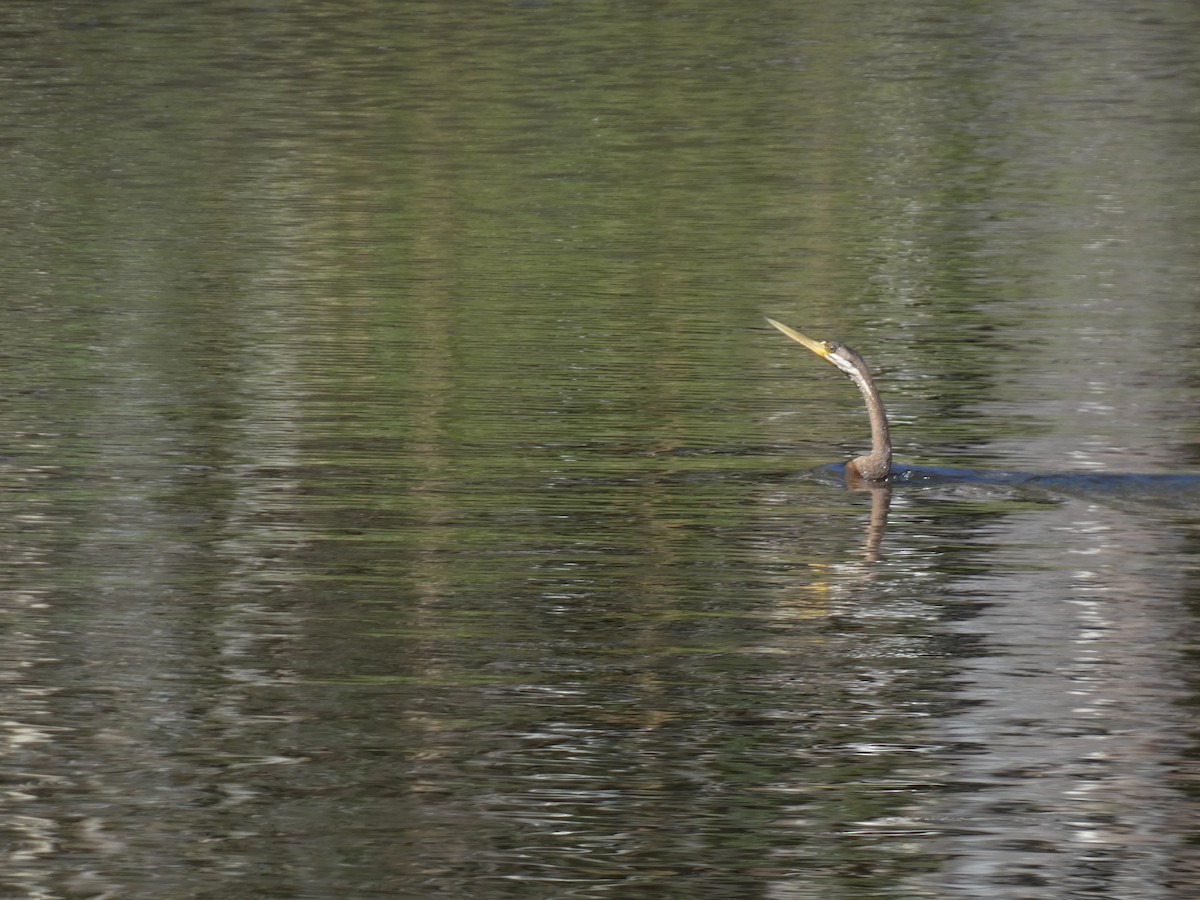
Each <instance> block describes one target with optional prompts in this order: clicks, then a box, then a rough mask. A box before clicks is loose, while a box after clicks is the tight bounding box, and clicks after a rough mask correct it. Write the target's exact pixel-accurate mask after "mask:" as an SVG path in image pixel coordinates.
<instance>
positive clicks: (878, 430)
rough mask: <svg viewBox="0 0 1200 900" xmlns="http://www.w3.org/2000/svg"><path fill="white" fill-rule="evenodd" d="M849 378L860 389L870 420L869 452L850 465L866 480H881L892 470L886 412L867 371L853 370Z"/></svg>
mask: <svg viewBox="0 0 1200 900" xmlns="http://www.w3.org/2000/svg"><path fill="white" fill-rule="evenodd" d="M850 378H851V380H853V382H854V383H855V384H856V385H858V389H859V390H860V391H862V395H863V399H864V400H866V401H867V416H868V417H870V420H871V452H870V453H868V454H867V455H865V456H860V457H858V459H855V460H853V461H852V462H851V466H852V467H853V468H854V469H855V471H856V472H857V473H858V475H859V476H861V477H862V478H865V479H867V480H868V481H883V480H884V479H885V478H887V477H888V475H889V474H890V473H891V471H892V437H891V435H890V434H889V433H888V420H887V413H886V412H884V409H883V401H882V400H880V399H879V391H877V390H876V389H875V385H874V383H873V382H872V381H871V374H870V373H869V372H866V371H864V372H862V373H858V372H855V373H854V374H852V375H851V376H850Z"/></svg>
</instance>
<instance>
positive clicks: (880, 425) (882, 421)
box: [767, 318, 892, 482]
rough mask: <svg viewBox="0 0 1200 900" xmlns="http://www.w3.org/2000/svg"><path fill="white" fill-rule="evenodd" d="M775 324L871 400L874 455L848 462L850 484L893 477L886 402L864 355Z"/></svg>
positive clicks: (869, 405)
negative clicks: (884, 404)
mask: <svg viewBox="0 0 1200 900" xmlns="http://www.w3.org/2000/svg"><path fill="white" fill-rule="evenodd" d="M767 321H768V322H770V323H771V324H772V325H774V326H775V327H776V328H778V329H779V330H780V331H782V332H783V333H784V334H786V335H787V336H788V337H790V338H791V339H792V340H793V341H797V342H798V343H801V344H803V345H804V346H805V347H807V348H808V349H809V350H811V351H812V352H813V353H815V354H817V356H819V357H821V359H823V360H825V362H827V363H829V364H830V365H832V366H836V367H837V368H838V369H840V370H841V372H842V373H843V374H844V375H846V376H848V377H849V378H850V380H851V381H853V382H854V383H855V384H857V385H858V389H859V390H860V391H862V395H863V398H864V399H865V400H866V401H867V415H868V416H870V418H871V452H870V453H867V454H865V455H863V456H859V457H857V458H856V459H852V460H850V462H848V463H846V479H847V481H855V480H860V479H861V480H862V481H868V482H871V481H873V482H881V481H888V480H889V479H890V478H891V474H892V439H891V437H890V436H889V435H888V422H887V413H886V412H884V410H883V401H882V400H880V399H879V391H877V390H876V389H875V382H874V381H872V380H871V370H870V369H869V368H867V364H866V362H865V361H864V360H863V358H862V357H861V356H859V355H858V354H857V353H855V352H854V351H853V350H851V349H850V348H849V347H847V346H846V345H845V344H835V343H833V342H832V341H814V340H813V339H812V338H810V337H806V336H805V335H803V334H801V333H800V332H798V331H796V330H795V329H794V328H788V327H787V326H786V325H784V324H783V323H782V322H776V321H775V320H774V319H770V318H768V319H767Z"/></svg>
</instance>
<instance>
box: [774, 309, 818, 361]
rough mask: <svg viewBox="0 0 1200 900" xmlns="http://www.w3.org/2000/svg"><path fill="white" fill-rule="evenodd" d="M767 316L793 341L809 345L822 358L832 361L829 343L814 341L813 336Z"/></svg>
mask: <svg viewBox="0 0 1200 900" xmlns="http://www.w3.org/2000/svg"><path fill="white" fill-rule="evenodd" d="M765 318H766V320H767V321H768V322H770V323H771V324H772V325H774V326H775V327H776V328H778V329H779V330H780V331H782V332H783V333H784V334H786V335H787V336H788V337H790V338H791V339H792V340H793V341H795V342H796V343H798V344H803V345H804V346H805V347H807V348H808V349H809V350H811V351H812V352H813V353H815V354H817V356H819V357H821V359H823V360H825V361H826V362H831V360H830V359H829V348H828V345H826V344H825V342H824V341H814V340H813V339H812V338H810V337H808V336H806V335H803V334H801V333H800V332H798V331H797V330H796V329H795V328H788V327H787V326H786V325H784V324H783V323H782V322H776V321H775V320H774V319H772V318H771V317H769V316H766V317H765Z"/></svg>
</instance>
